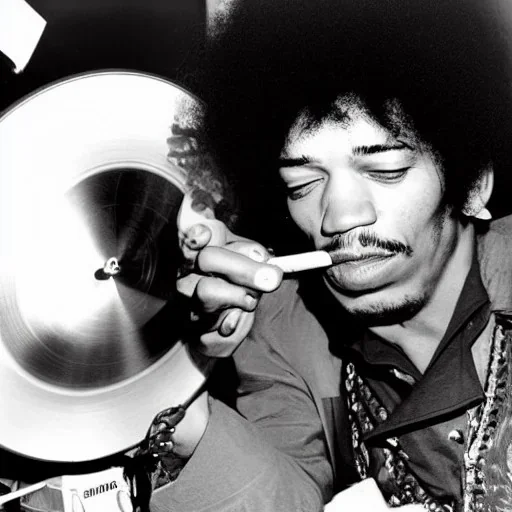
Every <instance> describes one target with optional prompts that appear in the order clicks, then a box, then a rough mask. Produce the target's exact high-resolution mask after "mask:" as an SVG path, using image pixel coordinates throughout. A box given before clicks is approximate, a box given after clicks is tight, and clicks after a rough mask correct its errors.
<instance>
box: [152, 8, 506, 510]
mask: <svg viewBox="0 0 512 512" xmlns="http://www.w3.org/2000/svg"><path fill="white" fill-rule="evenodd" d="M256 4H257V5H256ZM427 4H428V3H427V2H419V1H418V2H416V1H409V2H405V1H404V2H400V1H391V0H389V1H383V2H378V3H376V2H374V1H367V0H360V1H358V2H349V1H346V2H339V1H325V2H309V1H306V0H304V1H300V0H295V1H289V2H285V1H280V2H276V1H275V0H274V2H267V1H263V2H256V1H255V0H252V1H250V0H247V1H240V2H237V3H236V4H235V6H234V7H233V9H232V10H231V12H229V16H228V17H227V18H226V19H225V20H224V21H223V22H222V23H219V25H218V27H219V28H218V31H217V33H216V35H215V37H214V40H213V42H212V44H211V52H210V53H209V54H208V59H209V61H208V65H207V68H206V72H205V73H204V75H203V77H202V79H203V80H204V83H205V84H206V86H205V87H204V88H203V95H204V96H205V97H206V100H207V104H208V106H209V110H208V113H207V115H206V119H205V131H206V134H207V136H208V139H209V142H210V144H211V146H210V147H211V148H213V150H214V152H215V156H216V158H217V162H218V164H219V166H220V168H222V169H223V170H225V172H226V173H227V175H228V176H230V177H231V178H232V179H233V183H234V186H235V187H236V190H237V192H238V194H239V197H241V200H240V202H241V204H242V205H243V206H244V211H245V212H249V214H248V215H247V216H246V218H247V219H248V220H246V223H245V224H244V225H242V226H241V227H240V230H241V231H243V232H244V234H248V235H250V236H251V237H254V238H255V239H257V240H260V241H263V242H264V243H265V245H266V244H267V243H272V244H274V246H279V247H281V248H282V247H288V248H290V247H294V248H297V247H299V248H301V249H302V250H306V249H311V248H314V249H324V250H327V251H328V252H329V253H330V254H331V255H332V258H333V261H334V264H333V265H332V266H329V267H328V268H327V269H326V270H321V271H315V272H304V273H302V274H298V275H296V276H293V277H292V278H286V279H284V280H283V281H282V283H280V281H281V278H282V274H281V272H280V270H279V269H277V268H276V267H274V266H272V265H265V263H264V262H265V261H266V260H267V259H268V257H269V254H268V252H267V250H266V249H265V248H264V246H263V245H260V244H256V243H253V242H250V241H248V240H246V239H240V238H238V237H235V236H234V235H231V234H229V233H228V234H227V235H226V237H227V243H226V245H225V247H211V246H210V247H206V248H204V247H205V246H206V245H207V244H208V241H209V237H210V232H209V230H208V229H206V228H205V227H203V228H202V227H201V226H200V225H199V226H194V227H193V228H191V229H190V230H189V231H188V233H187V236H186V237H185V239H184V244H185V246H186V248H187V254H188V255H189V256H190V260H191V263H194V265H195V267H194V272H193V273H191V274H189V275H187V276H184V277H182V278H181V280H180V281H179V284H180V287H181V289H182V290H183V291H184V293H187V294H189V295H190V297H191V307H192V316H193V318H194V319H195V324H196V328H197V330H198V332H199V334H198V341H199V343H198V344H197V345H198V347H199V348H200V349H201V350H202V351H203V352H204V353H206V354H208V355H212V356H226V355H229V354H230V353H231V352H232V351H235V349H236V351H235V352H234V361H235V364H236V370H237V376H238V378H239V381H240V384H239V388H238V394H237V400H236V409H237V412H235V411H233V410H231V409H229V408H227V407H226V406H224V405H222V404H221V403H219V402H216V401H214V400H210V402H209V407H207V406H206V397H205V395H203V396H202V397H201V398H200V400H198V401H196V402H195V403H194V404H193V406H192V407H191V408H190V409H189V410H188V411H187V414H186V415H185V418H184V419H183V421H182V422H180V423H179V424H178V425H177V427H176V431H175V433H174V435H173V443H174V446H173V449H174V453H175V454H176V456H181V457H182V458H183V459H185V462H186V464H185V465H184V468H183V470H182V472H181V474H180V475H179V477H178V478H177V479H176V481H175V482H174V483H172V484H169V485H168V486H164V487H161V488H160V489H158V490H156V491H155V493H154V495H153V499H152V507H153V510H246V511H252V510H254V511H256V510H257V511H262V510H263V511H266V510H268V511H273V510H286V511H289V510H301V511H313V510H321V509H322V507H323V506H324V505H325V504H326V503H328V502H329V501H330V500H331V499H332V497H333V495H336V498H335V500H334V501H333V502H332V505H330V507H334V506H336V507H337V508H336V510H351V509H352V508H356V509H357V510H379V509H380V510H382V509H384V508H386V507H387V505H386V503H387V504H388V505H389V506H393V507H402V509H403V510H405V509H407V508H408V507H412V508H415V509H418V508H419V509H421V508H422V507H426V508H427V509H429V510H465V511H470V510H509V509H510V508H511V507H512V501H511V499H510V498H511V496H512V481H511V479H510V476H509V475H510V472H511V471H512V459H511V460H509V458H508V453H509V435H508V434H509V432H508V429H509V428H510V427H509V423H510V412H509V410H510V409H509V408H510V405H511V404H510V397H509V391H508V387H507V384H508V380H507V379H508V378H509V377H508V372H509V352H510V349H509V348H508V345H507V341H508V339H509V337H510V333H509V331H510V325H511V324H510V319H509V317H508V316H507V315H504V314H500V313H497V312H498V311H499V310H502V309H507V308H510V306H511V305H512V297H511V293H510V290H511V287H510V285H511V284H512V283H511V277H512V276H511V275H510V270H509V269H510V262H509V261H508V258H509V256H508V254H509V253H510V245H511V243H512V241H511V236H510V221H509V220H508V219H503V220H501V221H497V222H495V223H489V212H488V210H487V209H486V205H487V203H488V201H489V199H490V196H491V192H492V189H493V182H494V169H495V168H498V167H499V163H498V162H499V158H500V156H502V155H503V154H504V148H505V146H506V143H507V141H506V137H504V132H505V133H506V126H507V124H506V123H508V122H509V121H508V119H509V116H510V93H509V92H508V91H507V90H506V87H508V83H509V76H508V68H507V66H506V65H505V64H506V62H507V61H506V59H507V58H508V56H507V53H506V49H505V48H504V47H503V46H502V44H501V41H500V40H499V39H498V38H496V36H495V34H496V26H497V25H496V26H495V25H493V24H494V23H497V22H496V20H495V19H494V18H490V17H488V16H487V14H488V13H486V12H484V10H483V9H484V8H483V7H482V6H480V5H479V6H476V5H473V4H472V3H471V2H467V1H466V2H464V1H461V2H459V1H458V0H450V1H449V2H448V1H442V0H441V1H439V2H436V3H435V4H432V5H427ZM285 194H286V196H285ZM285 198H286V201H285ZM284 205H286V209H287V211H288V213H289V217H290V218H289V219H287V220H286V221H285V222H289V221H290V220H291V221H293V224H294V225H295V226H296V228H298V229H299V231H300V232H301V233H302V235H305V238H306V239H307V242H305V241H304V237H299V238H297V239H296V240H297V241H296V242H294V241H291V242H290V237H291V236H292V235H294V234H295V231H292V229H291V228H288V233H286V236H285V235H284V234H283V233H284V231H283V228H282V226H283V223H282V220H281V216H283V217H284V215H283V210H284V208H283V206H284ZM256 213H257V215H256ZM251 221H254V222H251ZM205 223H207V222H206V221H205ZM284 225H286V224H284ZM290 225H291V224H288V226H290ZM280 228H281V229H280ZM276 231H277V236H274V237H272V236H271V234H272V233H274V234H275V232H276ZM279 238H281V239H283V238H286V242H287V245H284V244H282V243H280V240H279ZM203 248H204V249H203ZM195 254H197V258H195ZM260 272H265V273H266V276H267V277H268V278H269V279H268V280H271V278H272V277H273V278H274V282H275V283H276V286H278V285H279V283H280V286H278V289H277V290H276V291H275V292H273V293H268V294H265V295H264V296H263V297H262V298H261V300H259V299H260V297H261V294H262V292H269V291H270V290H269V289H268V288H265V287H264V286H262V285H260V280H258V279H256V278H255V276H256V275H261V274H260ZM268 280H267V281H266V282H268ZM258 302H259V304H258ZM254 312H255V313H254ZM195 341H197V340H195ZM240 343H241V344H240ZM239 344H240V345H239ZM237 347H238V348H237ZM357 482H359V483H357ZM374 483H376V485H375V484H374ZM353 484H356V485H353ZM351 485H353V486H352V487H350V486H351ZM361 486H362V487H361ZM361 488H362V489H363V492H362V493H361V494H358V495H356V498H355V502H354V501H351V500H352V499H353V497H354V493H357V490H358V489H361ZM347 500H348V501H347ZM414 504H416V505H414Z"/></svg>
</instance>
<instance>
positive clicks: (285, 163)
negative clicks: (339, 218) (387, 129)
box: [278, 142, 413, 168]
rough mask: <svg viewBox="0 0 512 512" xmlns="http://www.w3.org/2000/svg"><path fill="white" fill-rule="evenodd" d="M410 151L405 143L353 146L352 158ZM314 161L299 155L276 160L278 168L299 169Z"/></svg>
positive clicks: (410, 147)
mask: <svg viewBox="0 0 512 512" xmlns="http://www.w3.org/2000/svg"><path fill="white" fill-rule="evenodd" d="M408 149H410V150H412V149H413V148H412V146H410V145H409V144H407V143H405V142H396V143H393V144H372V145H371V146H355V147H354V148H352V154H353V155H354V156H367V155H376V154H379V153H385V152H387V151H400V150H408ZM314 161H315V159H314V158H312V157H310V156H307V155H301V156H299V157H297V158H288V157H280V158H279V159H278V164H279V167H281V168H286V167H300V166H302V165H307V164H311V163H312V162H314Z"/></svg>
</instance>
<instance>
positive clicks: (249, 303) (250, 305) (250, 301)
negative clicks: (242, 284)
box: [244, 295, 257, 309]
mask: <svg viewBox="0 0 512 512" xmlns="http://www.w3.org/2000/svg"><path fill="white" fill-rule="evenodd" d="M244 302H245V305H246V306H247V307H248V308H249V309H254V307H255V306H256V303H257V300H256V299H255V298H254V297H253V296H252V295H246V296H245V297H244Z"/></svg>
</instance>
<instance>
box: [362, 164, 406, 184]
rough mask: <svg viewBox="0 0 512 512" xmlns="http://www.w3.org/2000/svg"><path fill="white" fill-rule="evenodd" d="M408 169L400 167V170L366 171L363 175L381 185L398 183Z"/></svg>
mask: <svg viewBox="0 0 512 512" xmlns="http://www.w3.org/2000/svg"><path fill="white" fill-rule="evenodd" d="M410 169H411V168H410V167H402V168H400V169H390V170H387V169H385V170H384V169H379V170H367V171H365V174H366V175H368V176H369V177H370V178H372V179H373V180H375V181H379V182H381V183H398V182H400V181H402V180H403V179H404V178H405V176H406V174H407V173H408V171H409V170H410Z"/></svg>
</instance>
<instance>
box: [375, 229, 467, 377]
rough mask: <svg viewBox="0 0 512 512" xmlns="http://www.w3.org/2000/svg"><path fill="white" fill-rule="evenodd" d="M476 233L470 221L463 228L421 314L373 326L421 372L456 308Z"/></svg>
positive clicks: (429, 359)
mask: <svg viewBox="0 0 512 512" xmlns="http://www.w3.org/2000/svg"><path fill="white" fill-rule="evenodd" d="M474 236H475V234H474V228H473V226H472V225H471V224H468V225H467V226H465V227H464V228H463V229H462V232H461V236H460V238H459V242H458V244H457V246H456V248H455V250H454V252H453V253H452V255H451V257H450V258H449V259H448V261H447V264H446V266H445V268H444V270H443V272H442V274H441V276H440V279H439V282H438V284H437V286H436V288H435V289H434V291H433V293H432V296H431V298H430V300H429V301H428V303H427V304H426V305H425V306H424V307H423V308H422V309H421V311H420V312H419V313H418V314H416V315H415V316H414V317H413V318H411V319H410V320H407V321H406V322H404V323H402V324H396V325H386V326H378V327H372V328H371V331H373V332H374V333H376V334H377V335H379V336H380V337H382V338H384V339H386V340H388V341H390V342H392V343H395V344H396V345H398V346H399V347H401V348H402V349H403V351H404V352H405V353H406V355H407V356H408V357H409V359H410V360H411V361H412V363H413V364H414V365H415V366H416V367H417V368H418V370H419V371H420V372H421V373H423V372H424V371H425V370H426V368H427V366H428V365H429V363H430V361H431V359H432V356H433V355H434V352H435V350H436V348H437V347H438V345H439V343H440V342H441V340H442V338H443V336H444V333H445V332H446V329H447V327H448V324H449V322H450V320H451V318H452V315H453V313H454V311H455V306H456V305H457V301H458V299H459V296H460V293H461V291H462V288H463V286H464V282H465V281H466V277H467V275H468V272H469V269H470V267H471V263H472V259H473V251H474Z"/></svg>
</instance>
